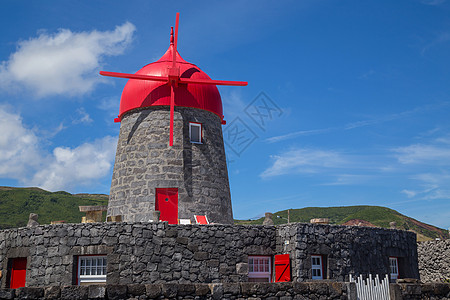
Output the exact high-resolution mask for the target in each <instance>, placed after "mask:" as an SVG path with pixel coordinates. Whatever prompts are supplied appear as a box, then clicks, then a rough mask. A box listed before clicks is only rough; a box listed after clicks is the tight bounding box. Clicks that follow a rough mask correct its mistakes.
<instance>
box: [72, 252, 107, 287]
mask: <svg viewBox="0 0 450 300" xmlns="http://www.w3.org/2000/svg"><path fill="white" fill-rule="evenodd" d="M105 283H106V256H98V255H93V256H79V257H78V285H86V284H105Z"/></svg>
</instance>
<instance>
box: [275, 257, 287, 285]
mask: <svg viewBox="0 0 450 300" xmlns="http://www.w3.org/2000/svg"><path fill="white" fill-rule="evenodd" d="M283 281H291V262H290V260H289V254H279V255H275V282H283Z"/></svg>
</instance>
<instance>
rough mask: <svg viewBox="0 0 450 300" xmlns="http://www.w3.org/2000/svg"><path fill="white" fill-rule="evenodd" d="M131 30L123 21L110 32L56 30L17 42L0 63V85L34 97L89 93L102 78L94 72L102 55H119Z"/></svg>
mask: <svg viewBox="0 0 450 300" xmlns="http://www.w3.org/2000/svg"><path fill="white" fill-rule="evenodd" d="M135 29H136V28H135V26H134V25H133V24H131V23H129V22H126V23H125V24H123V25H121V26H117V27H116V28H115V30H113V31H104V32H100V31H96V30H93V31H90V32H72V31H70V30H69V29H60V30H59V31H58V32H57V33H53V34H51V33H47V32H42V33H40V34H39V36H37V37H35V38H30V39H28V40H24V41H20V42H19V43H18V46H17V51H16V52H14V53H12V54H11V55H10V57H9V59H8V60H7V61H3V62H2V63H1V64H0V88H1V89H3V90H5V91H9V92H17V91H20V90H21V89H22V88H26V89H27V90H29V91H30V92H31V93H32V94H33V95H34V96H36V97H37V98H42V97H46V96H52V95H64V96H80V95H83V94H86V93H89V92H90V91H92V90H93V88H94V86H95V85H96V84H98V83H99V82H101V81H102V80H104V79H102V78H100V76H99V75H98V74H97V71H98V69H99V67H100V65H101V62H102V60H103V58H104V57H106V56H113V55H119V54H122V53H123V52H124V50H125V49H126V48H127V46H128V45H129V44H130V43H131V41H132V38H133V33H134V31H135Z"/></svg>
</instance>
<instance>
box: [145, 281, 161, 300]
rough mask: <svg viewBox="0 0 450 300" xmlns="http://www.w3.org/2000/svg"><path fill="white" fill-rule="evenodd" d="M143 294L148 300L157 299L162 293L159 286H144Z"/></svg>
mask: <svg viewBox="0 0 450 300" xmlns="http://www.w3.org/2000/svg"><path fill="white" fill-rule="evenodd" d="M145 293H146V294H147V296H148V297H149V298H158V297H159V296H160V295H161V293H162V286H161V284H146V285H145Z"/></svg>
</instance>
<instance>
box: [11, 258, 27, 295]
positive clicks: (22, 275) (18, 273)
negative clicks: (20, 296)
mask: <svg viewBox="0 0 450 300" xmlns="http://www.w3.org/2000/svg"><path fill="white" fill-rule="evenodd" d="M26 277H27V258H26V257H17V258H13V259H12V264H11V279H10V285H9V286H10V288H11V289H17V288H20V287H24V286H25V279H26Z"/></svg>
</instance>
